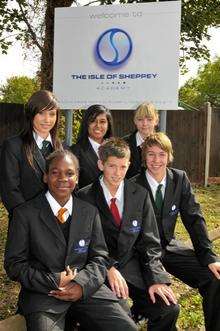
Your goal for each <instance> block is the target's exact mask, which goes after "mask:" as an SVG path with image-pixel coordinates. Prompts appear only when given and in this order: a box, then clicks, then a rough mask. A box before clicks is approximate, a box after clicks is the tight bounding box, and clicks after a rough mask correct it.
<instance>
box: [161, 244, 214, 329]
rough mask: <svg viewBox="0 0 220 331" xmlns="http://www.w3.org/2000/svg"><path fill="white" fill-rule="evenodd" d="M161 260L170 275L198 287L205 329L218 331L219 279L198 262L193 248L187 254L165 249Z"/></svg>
mask: <svg viewBox="0 0 220 331" xmlns="http://www.w3.org/2000/svg"><path fill="white" fill-rule="evenodd" d="M162 262H163V265H164V267H165V269H166V270H167V271H168V272H169V273H170V274H171V275H173V276H175V277H176V278H178V279H180V280H182V281H183V282H184V283H185V284H187V285H189V286H191V287H193V288H198V290H199V292H200V294H201V295H202V297H203V312H204V318H205V327H206V331H219V330H220V314H219V309H220V308H219V307H220V281H219V280H218V279H216V278H215V276H214V275H213V273H212V272H211V271H210V270H209V268H208V267H204V266H202V265H201V264H200V263H199V261H198V259H197V257H196V256H195V253H194V251H193V250H192V251H191V252H190V254H189V255H186V254H185V255H181V254H180V253H174V252H169V251H166V250H165V251H164V255H163V259H162Z"/></svg>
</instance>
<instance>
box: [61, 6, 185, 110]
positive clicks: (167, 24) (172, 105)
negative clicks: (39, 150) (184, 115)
mask: <svg viewBox="0 0 220 331" xmlns="http://www.w3.org/2000/svg"><path fill="white" fill-rule="evenodd" d="M180 19H181V2H180V1H169V2H151V3H142V4H128V5H109V6H93V7H77V8H70V7H68V8H57V9H56V11H55V36H54V93H55V95H56V96H57V98H58V100H59V102H60V106H61V108H63V109H76V108H87V107H88V106H90V105H92V104H103V105H105V106H106V107H108V108H110V109H132V108H133V109H134V108H136V107H137V105H139V104H140V103H141V102H143V101H150V102H153V103H154V104H155V106H156V107H157V108H158V109H177V106H178V76H179V38H180Z"/></svg>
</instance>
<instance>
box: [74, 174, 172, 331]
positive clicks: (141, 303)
mask: <svg viewBox="0 0 220 331" xmlns="http://www.w3.org/2000/svg"><path fill="white" fill-rule="evenodd" d="M123 185H124V186H123V188H122V189H123V192H122V195H123V198H122V200H123V201H122V202H120V203H119V206H118V207H119V208H118V209H119V211H120V209H121V216H122V220H121V226H120V227H118V225H116V223H115V220H114V218H113V216H112V213H111V211H110V208H109V205H108V203H107V201H106V198H105V194H104V191H103V187H102V184H101V183H100V180H99V179H98V180H96V181H95V182H94V183H93V184H91V185H89V186H87V187H85V188H83V189H81V190H79V192H78V195H79V197H81V198H82V199H85V200H86V201H88V202H90V203H91V204H93V205H95V206H96V207H97V208H98V210H99V214H100V217H101V223H102V228H103V232H104V236H105V241H106V244H107V247H108V250H109V255H110V260H111V263H110V265H109V268H110V267H111V266H115V267H116V268H117V269H118V270H119V271H120V273H121V274H122V276H123V277H124V278H125V280H126V281H127V283H128V286H129V295H130V297H131V298H132V300H133V301H134V302H135V303H136V304H137V306H138V311H139V313H141V314H143V315H144V316H146V317H148V318H149V322H148V330H164V331H165V330H166V331H169V330H176V328H175V321H176V318H177V316H178V306H177V305H170V306H166V305H165V304H163V303H162V302H161V301H160V299H159V298H157V301H156V303H155V304H152V302H151V301H150V299H149V296H148V292H147V291H148V288H149V287H150V286H151V285H153V284H157V283H170V280H169V277H168V275H167V273H166V272H165V271H164V268H163V266H162V264H161V262H160V258H161V246H160V240H159V234H158V229H157V225H156V220H155V216H154V212H153V208H152V205H151V203H150V200H149V196H148V194H147V192H146V190H144V189H143V188H141V187H140V186H139V185H136V184H135V183H130V182H129V181H127V180H125V181H124V184H123ZM104 190H105V189H104ZM120 199H121V198H120ZM120 199H119V200H120ZM121 203H122V205H121ZM121 207H122V208H121Z"/></svg>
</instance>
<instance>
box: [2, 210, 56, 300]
mask: <svg viewBox="0 0 220 331" xmlns="http://www.w3.org/2000/svg"><path fill="white" fill-rule="evenodd" d="M29 241H30V228H29V224H28V219H27V218H26V217H25V216H24V212H23V208H15V210H14V212H13V218H12V220H11V222H10V226H9V232H8V238H7V243H6V248H5V263H4V266H5V270H6V272H7V275H8V276H9V278H10V279H11V280H14V281H17V282H19V283H20V284H21V285H22V286H23V287H24V288H26V289H28V290H30V291H35V292H40V293H46V294H47V293H48V292H49V291H51V290H54V289H58V281H59V273H50V272H47V271H46V270H42V266H41V269H38V268H36V265H34V263H33V261H31V253H30V249H29Z"/></svg>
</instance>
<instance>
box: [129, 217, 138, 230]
mask: <svg viewBox="0 0 220 331" xmlns="http://www.w3.org/2000/svg"><path fill="white" fill-rule="evenodd" d="M131 224H132V226H131V227H130V228H129V231H130V232H140V230H141V227H140V225H139V222H138V220H133V221H132V222H131Z"/></svg>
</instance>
